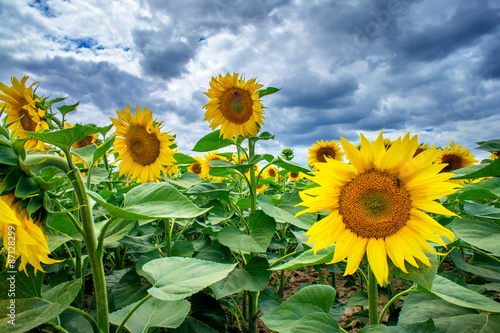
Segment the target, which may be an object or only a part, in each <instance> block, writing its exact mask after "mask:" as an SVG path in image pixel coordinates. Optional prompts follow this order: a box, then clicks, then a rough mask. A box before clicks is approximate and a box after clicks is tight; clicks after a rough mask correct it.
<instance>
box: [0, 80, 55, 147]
mask: <svg viewBox="0 0 500 333" xmlns="http://www.w3.org/2000/svg"><path fill="white" fill-rule="evenodd" d="M10 80H11V83H12V86H11V87H7V86H6V85H5V84H3V83H1V82H0V91H2V93H3V94H0V100H2V101H4V102H5V103H0V108H2V107H4V106H5V112H6V113H7V114H8V116H7V123H12V124H11V125H10V126H9V130H11V131H12V133H13V137H14V138H21V139H22V138H27V137H28V135H27V134H26V132H40V131H43V130H46V129H49V124H48V123H47V122H45V121H44V120H43V119H42V117H43V116H44V115H45V110H42V109H40V108H38V107H37V105H36V103H37V102H40V100H39V99H38V97H37V96H36V95H35V94H34V93H33V86H34V85H35V84H36V83H37V82H35V83H32V84H31V86H29V87H26V81H27V80H28V77H27V76H25V77H23V78H22V79H21V81H19V80H18V79H17V78H15V77H12V78H11V79H10ZM24 147H25V148H26V149H34V150H36V151H45V150H46V147H45V144H44V143H43V142H42V141H38V140H35V139H29V140H28V141H26V143H25V144H24Z"/></svg>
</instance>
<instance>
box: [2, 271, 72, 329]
mask: <svg viewBox="0 0 500 333" xmlns="http://www.w3.org/2000/svg"><path fill="white" fill-rule="evenodd" d="M81 285H82V281H81V279H76V280H73V281H70V282H66V283H63V284H62V286H56V287H55V288H53V289H55V290H54V291H50V290H49V291H48V295H49V298H50V299H51V300H53V302H50V301H48V300H43V299H40V298H23V299H15V303H14V304H15V332H18V333H22V332H27V331H29V330H31V329H33V328H35V327H37V326H39V325H41V324H43V323H45V322H47V321H49V320H51V319H52V318H54V317H56V316H58V315H59V314H60V313H62V312H63V311H64V310H65V309H66V308H67V307H68V306H69V305H70V304H71V302H73V300H74V299H75V297H76V295H77V294H78V292H79V290H80V287H81ZM11 304H12V303H11V300H10V299H6V300H1V301H0V331H1V332H11V331H12V330H11V328H12V327H13V326H12V324H10V323H9V320H10V319H11V318H10V317H8V314H9V313H10V309H8V307H9V306H11Z"/></svg>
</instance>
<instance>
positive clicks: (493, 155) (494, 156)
mask: <svg viewBox="0 0 500 333" xmlns="http://www.w3.org/2000/svg"><path fill="white" fill-rule="evenodd" d="M499 157H500V151H495V152H493V153H491V155H490V160H496V159H497V158H499Z"/></svg>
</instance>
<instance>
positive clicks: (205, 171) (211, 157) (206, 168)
mask: <svg viewBox="0 0 500 333" xmlns="http://www.w3.org/2000/svg"><path fill="white" fill-rule="evenodd" d="M218 154H219V153H218V152H217V151H212V152H209V153H208V154H206V155H205V156H203V157H204V160H203V162H202V163H201V170H202V175H203V178H205V179H212V180H213V181H215V182H220V181H222V180H223V179H224V177H216V176H212V175H211V174H209V172H210V169H212V167H211V166H210V165H209V164H208V162H210V161H218V160H221V161H227V159H226V158H225V157H223V156H220V155H218Z"/></svg>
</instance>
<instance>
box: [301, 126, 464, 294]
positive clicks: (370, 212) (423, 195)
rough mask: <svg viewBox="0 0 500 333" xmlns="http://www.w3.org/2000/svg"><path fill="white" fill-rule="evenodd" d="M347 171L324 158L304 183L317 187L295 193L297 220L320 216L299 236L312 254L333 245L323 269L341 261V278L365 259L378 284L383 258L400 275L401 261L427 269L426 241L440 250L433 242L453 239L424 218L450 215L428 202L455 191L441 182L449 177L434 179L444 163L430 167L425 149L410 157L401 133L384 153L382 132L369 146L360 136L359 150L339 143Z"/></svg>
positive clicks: (383, 276)
mask: <svg viewBox="0 0 500 333" xmlns="http://www.w3.org/2000/svg"><path fill="white" fill-rule="evenodd" d="M341 143H342V147H343V149H344V151H345V153H346V157H347V158H348V160H349V161H350V163H351V164H346V163H342V162H340V161H338V160H335V159H328V160H327V161H326V163H319V164H317V165H316V166H317V169H318V170H317V171H315V172H313V174H312V175H305V176H304V177H306V178H308V179H310V180H311V181H313V182H315V183H317V184H318V185H319V186H318V187H314V188H311V189H307V190H304V191H302V192H300V196H301V198H302V200H303V202H302V203H300V204H299V205H302V206H305V207H307V208H306V209H304V210H303V211H301V212H299V214H298V215H300V214H303V213H313V212H319V211H321V210H328V211H330V213H329V214H328V215H327V216H326V217H324V218H323V219H321V220H320V221H318V222H316V223H315V224H314V225H313V226H312V227H311V228H310V229H309V230H308V231H307V233H306V235H309V239H308V242H309V243H314V246H313V248H312V249H313V251H314V252H316V251H318V250H320V249H323V248H326V247H328V246H330V245H332V244H334V243H335V244H336V246H335V253H334V257H333V260H332V262H331V263H336V262H339V261H341V260H343V259H345V258H346V257H347V267H346V271H345V275H347V274H353V273H354V272H355V271H356V270H357V268H358V266H359V264H360V262H361V260H362V259H363V257H364V255H365V253H366V255H367V257H368V263H369V265H370V266H371V268H372V271H373V273H374V275H375V277H376V279H377V281H378V283H379V284H380V285H382V284H383V282H384V281H385V282H388V280H387V279H388V273H389V268H388V263H387V256H389V258H390V259H391V260H392V262H393V263H394V265H396V266H397V267H399V268H400V269H401V270H403V271H404V272H407V270H406V268H405V261H407V262H408V263H410V264H411V265H413V266H415V267H418V264H417V262H416V261H415V258H417V259H419V260H420V261H421V262H422V263H423V264H425V265H427V266H430V262H429V260H428V259H427V257H426V256H425V254H424V253H423V251H422V250H425V251H429V252H433V249H432V248H431V246H430V245H429V244H428V242H427V241H432V242H435V243H439V244H441V245H445V244H444V242H443V240H442V239H441V237H440V236H439V235H444V236H446V237H447V238H448V239H450V241H451V240H453V238H454V234H453V232H451V231H450V230H448V229H446V228H444V227H443V226H441V225H440V224H439V223H437V222H436V221H435V220H434V219H433V218H432V217H430V216H429V215H427V214H426V213H424V211H427V212H431V213H437V214H443V215H455V214H454V213H452V212H450V211H449V210H447V209H446V208H444V207H443V206H441V205H440V204H439V203H437V202H436V201H434V200H435V199H438V198H441V197H443V196H445V195H449V194H452V193H454V192H456V191H457V187H459V185H456V184H453V183H450V182H448V181H447V180H448V179H449V178H450V177H451V176H453V174H452V173H439V172H440V171H441V169H443V168H444V167H445V166H446V165H445V164H432V161H433V160H434V159H435V156H436V154H437V152H436V149H435V148H430V149H428V150H426V151H424V152H422V153H420V154H419V155H417V156H416V157H413V154H414V153H415V150H416V149H417V147H418V141H417V137H416V136H413V137H412V138H410V136H409V133H408V134H406V135H405V136H404V138H403V139H401V138H398V139H397V140H396V141H393V142H392V145H391V147H390V148H389V149H388V150H386V149H385V147H384V141H383V137H382V132H381V133H380V135H379V137H378V138H377V140H376V141H375V142H373V144H371V143H370V142H369V141H368V140H367V139H366V138H365V137H364V136H363V135H361V149H360V150H358V149H357V148H356V146H354V145H353V144H351V143H350V142H348V141H347V140H345V139H344V138H342V139H341Z"/></svg>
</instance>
